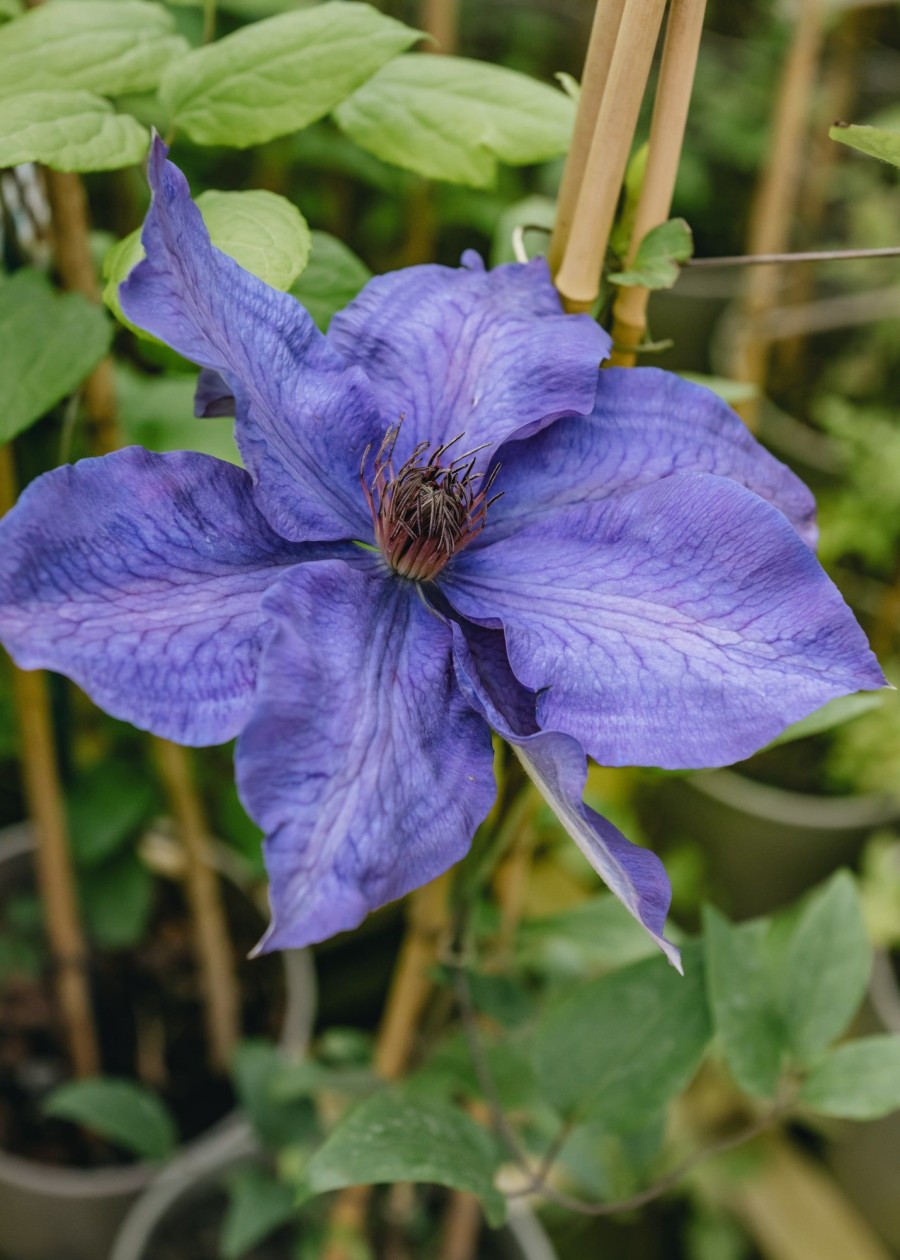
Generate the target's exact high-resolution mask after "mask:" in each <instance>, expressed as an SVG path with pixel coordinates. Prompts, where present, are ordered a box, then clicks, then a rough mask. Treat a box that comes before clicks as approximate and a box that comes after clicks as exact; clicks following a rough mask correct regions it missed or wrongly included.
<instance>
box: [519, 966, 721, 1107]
mask: <svg viewBox="0 0 900 1260" xmlns="http://www.w3.org/2000/svg"><path fill="white" fill-rule="evenodd" d="M684 972H685V974H684V976H683V977H679V976H678V975H677V974H676V973H675V972H674V971H673V970H672V968H671V966H670V965H669V963H668V962H667V961H666V960H665V959H664V958H659V957H657V958H651V959H648V960H647V961H645V962H639V963H635V964H633V965H632V966H630V967H623V968H622V969H621V970H619V971H614V972H611V973H610V974H609V975H605V976H601V977H600V978H599V979H597V980H591V981H588V982H587V983H586V984H583V985H579V986H578V987H577V988H575V989H573V990H572V991H571V992H569V993H567V995H566V996H565V997H564V998H562V1000H561V1001H559V1002H557V1003H556V1004H555V1005H553V1006H551V1007H550V1008H549V1009H548V1010H547V1012H546V1013H545V1014H544V1016H543V1017H542V1018H541V1020H540V1021H539V1023H538V1025H537V1029H536V1033H535V1053H536V1067H537V1073H538V1079H539V1081H540V1083H541V1086H542V1088H543V1090H544V1094H545V1096H546V1098H547V1101H548V1102H550V1103H551V1104H552V1105H554V1106H555V1107H557V1108H558V1109H559V1110H560V1111H561V1112H562V1113H563V1114H564V1115H565V1116H566V1117H569V1118H573V1117H578V1118H582V1119H586V1118H588V1117H589V1116H597V1117H601V1118H602V1119H603V1121H604V1123H605V1124H606V1125H607V1127H608V1128H609V1129H610V1131H615V1130H628V1129H634V1128H637V1127H639V1126H640V1125H641V1124H643V1123H645V1122H646V1121H647V1120H649V1119H650V1117H651V1116H652V1115H653V1114H654V1113H655V1112H657V1111H659V1109H660V1108H661V1107H662V1106H663V1105H664V1104H665V1103H666V1102H667V1101H668V1100H669V1099H670V1098H672V1097H674V1095H675V1094H677V1093H678V1091H679V1090H681V1089H682V1088H683V1087H684V1086H685V1085H686V1084H687V1083H688V1081H689V1080H690V1079H691V1077H692V1076H693V1074H694V1072H695V1071H696V1068H697V1065H698V1063H699V1062H700V1059H701V1057H702V1055H703V1052H704V1050H705V1048H706V1045H707V1042H708V1041H709V1037H710V1031H711V1030H710V1017H709V1010H708V1008H707V1003H706V994H705V988H704V968H703V954H702V950H701V948H700V946H699V944H696V943H694V944H691V945H689V946H688V947H687V949H686V950H685V952H684Z"/></svg>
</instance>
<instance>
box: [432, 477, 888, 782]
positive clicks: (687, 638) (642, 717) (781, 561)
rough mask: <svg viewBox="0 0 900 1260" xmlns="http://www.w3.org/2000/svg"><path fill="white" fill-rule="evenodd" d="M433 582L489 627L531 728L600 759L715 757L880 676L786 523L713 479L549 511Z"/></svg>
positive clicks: (649, 761) (460, 559)
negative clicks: (527, 701) (528, 696)
mask: <svg viewBox="0 0 900 1260" xmlns="http://www.w3.org/2000/svg"><path fill="white" fill-rule="evenodd" d="M440 582H441V587H442V588H443V590H444V593H445V594H446V596H447V597H448V598H449V599H450V601H451V603H452V604H453V605H454V607H455V608H456V609H457V610H458V611H459V612H460V613H462V614H463V616H465V617H467V618H469V619H471V620H473V621H478V622H481V623H482V624H485V625H490V626H495V627H496V626H500V625H502V627H503V629H504V631H505V635H506V644H507V650H508V652H509V659H510V662H511V664H512V668H513V670H514V671H515V674H516V676H517V677H518V678H519V679H520V680H521V681H522V682H523V683H524V684H525V685H526V686H527V687H529V688H531V689H532V690H534V691H537V692H539V693H540V695H539V697H538V700H537V720H538V723H539V725H540V727H541V729H543V730H554V731H562V732H564V733H566V734H569V735H573V736H575V738H577V739H578V740H579V742H580V743H581V744H582V746H583V747H584V748H585V750H586V751H587V752H588V753H589V754H590V755H591V756H592V757H595V758H596V759H597V760H598V761H600V762H603V763H605V764H607V765H628V764H634V765H657V766H664V767H668V768H673V769H674V768H688V767H697V766H720V765H728V764H729V763H731V762H733V761H738V760H740V759H741V758H743V757H747V756H749V755H750V754H751V753H753V752H754V751H756V750H757V749H758V748H760V747H761V746H762V745H763V744H766V743H767V742H768V741H769V740H770V739H773V738H774V737H775V736H776V735H777V734H778V733H779V732H780V731H782V730H783V729H784V727H785V726H787V725H788V724H789V723H791V722H795V721H797V720H798V719H799V718H801V717H804V716H805V715H806V714H807V713H810V712H812V711H813V710H814V709H817V708H819V706H820V705H822V704H824V703H825V702H826V701H828V700H831V699H833V698H834V697H836V696H840V695H846V694H847V693H849V692H853V691H857V690H860V689H874V688H877V687H881V686H882V685H884V677H883V675H882V673H881V670H880V668H879V667H878V663H877V661H876V660H875V658H874V656H873V655H872V653H871V651H870V650H869V647H868V645H867V643H866V640H865V636H864V635H863V633H862V631H861V630H860V628H859V626H858V625H857V623H856V621H855V620H854V618H853V615H852V613H851V612H850V610H849V608H848V607H847V605H846V604H845V603H844V601H843V599H842V598H841V596H840V594H839V593H838V591H837V589H836V588H835V587H834V585H833V584H832V583H831V581H830V580H829V579H828V577H827V576H826V575H825V572H824V571H823V569H822V568H821V566H820V565H819V563H818V561H817V560H816V558H815V556H814V555H813V554H812V552H811V551H810V550H809V548H808V547H807V546H806V545H805V544H804V543H803V542H802V541H801V539H800V537H799V536H798V534H797V533H796V531H795V530H794V529H793V527H792V526H791V525H790V524H789V523H788V521H787V520H786V518H785V517H784V516H783V515H782V514H781V513H780V512H778V511H777V510H776V509H775V508H773V507H772V506H771V505H770V504H768V503H765V502H764V501H763V500H762V499H760V498H759V497H758V496H757V495H755V494H752V493H751V492H750V491H748V490H745V489H744V487H743V486H739V485H737V484H736V483H735V482H733V481H730V480H727V479H726V478H723V477H714V476H710V475H708V474H705V473H677V474H674V475H672V476H671V477H665V478H663V479H662V480H660V481H657V482H654V483H653V484H652V485H649V486H644V487H642V488H641V489H638V490H635V491H633V492H632V493H630V494H627V495H623V496H622V497H620V498H615V499H610V500H606V501H604V502H601V503H594V504H589V505H586V506H584V507H580V508H569V509H567V510H562V511H559V512H558V513H557V514H556V515H554V516H550V517H547V518H545V519H542V520H540V521H538V523H537V524H536V525H533V526H531V527H529V528H527V529H523V530H521V531H520V532H519V533H517V534H514V535H512V536H511V537H509V538H505V539H502V540H500V541H498V542H495V543H493V544H492V545H490V546H488V547H484V548H482V549H481V550H472V549H469V550H467V551H463V552H461V553H460V554H459V555H458V556H457V557H456V558H455V560H454V561H453V562H452V563H451V565H450V566H448V568H447V569H446V570H445V571H444V573H443V574H442V575H441V579H440Z"/></svg>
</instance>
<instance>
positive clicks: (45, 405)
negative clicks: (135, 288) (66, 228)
mask: <svg viewBox="0 0 900 1260" xmlns="http://www.w3.org/2000/svg"><path fill="white" fill-rule="evenodd" d="M111 338H112V328H111V327H110V325H109V321H108V320H107V318H106V316H105V315H104V313H103V311H102V310H101V309H100V308H99V307H97V306H94V305H93V303H91V302H89V301H88V300H87V298H84V297H82V296H81V294H80V293H57V292H56V291H55V290H54V289H53V287H52V285H51V284H50V283H49V281H48V280H46V279H45V278H44V276H42V275H40V274H39V273H38V272H36V271H27V270H23V271H18V272H16V274H15V275H14V276H12V277H10V278H9V279H0V380H2V381H4V382H5V390H4V399H3V407H2V409H0V442H8V441H9V440H10V438H13V437H15V436H16V434H17V433H21V432H22V430H23V429H27V428H28V426H29V425H30V424H33V423H34V422H35V420H39V419H40V418H41V416H43V415H45V414H46V413H47V412H48V411H49V410H50V408H51V407H53V406H55V405H56V404H57V403H58V402H59V401H60V400H61V399H63V398H65V397H66V395H67V394H70V393H71V392H72V390H73V389H76V388H77V387H78V386H79V385H80V384H81V382H82V381H83V380H84V378H85V377H86V376H87V375H88V373H89V372H90V371H91V370H92V369H93V368H95V367H96V366H97V364H98V363H99V362H100V360H101V359H102V358H103V356H104V355H105V354H106V352H107V350H108V349H109V343H110V340H111Z"/></svg>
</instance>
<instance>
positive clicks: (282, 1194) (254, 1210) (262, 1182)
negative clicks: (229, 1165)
mask: <svg viewBox="0 0 900 1260" xmlns="http://www.w3.org/2000/svg"><path fill="white" fill-rule="evenodd" d="M296 1197H297V1196H296V1195H295V1193H294V1191H293V1188H292V1187H291V1186H287V1185H285V1184H284V1183H283V1182H281V1181H276V1179H275V1178H274V1177H273V1176H271V1174H269V1173H267V1172H266V1171H265V1170H264V1169H262V1168H243V1169H241V1170H240V1172H237V1173H235V1175H234V1176H233V1177H232V1179H231V1181H230V1183H229V1186H228V1208H227V1211H226V1213H225V1219H224V1221H223V1222H222V1233H221V1237H220V1240H219V1248H220V1251H221V1254H222V1256H223V1258H224V1260H240V1257H241V1256H243V1255H245V1254H246V1252H248V1251H250V1250H251V1249H252V1248H253V1247H256V1246H257V1244H258V1243H261V1242H263V1241H264V1240H265V1239H266V1238H268V1236H269V1235H270V1234H271V1233H273V1232H274V1231H275V1230H276V1229H279V1228H280V1227H281V1226H282V1225H286V1224H287V1223H288V1222H289V1221H291V1220H293V1219H294V1218H295V1217H296V1215H297V1204H296Z"/></svg>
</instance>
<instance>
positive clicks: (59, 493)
mask: <svg viewBox="0 0 900 1260" xmlns="http://www.w3.org/2000/svg"><path fill="white" fill-rule="evenodd" d="M321 554H322V548H321V547H314V546H303V545H300V544H296V543H287V542H285V541H284V540H283V539H281V538H279V537H278V535H277V534H275V533H273V531H272V529H271V528H270V526H269V525H268V523H267V521H266V520H265V518H264V517H263V516H262V515H261V514H260V512H259V511H258V510H257V509H256V507H255V506H254V502H253V497H252V486H251V482H250V477H249V476H248V475H247V473H245V472H244V471H243V470H241V469H239V468H235V467H233V466H232V465H231V464H226V463H224V462H222V461H221V460H218V459H212V458H211V457H210V456H208V455H198V454H195V453H189V452H175V453H170V454H165V455H157V454H151V453H150V452H149V451H145V450H142V449H141V448H140V447H137V446H134V447H129V448H127V449H126V450H123V451H117V452H116V453H115V454H113V455H106V456H104V457H103V458H102V459H85V460H82V461H81V462H80V463H78V464H75V465H67V466H65V467H62V468H57V469H54V471H53V472H50V473H47V474H45V475H44V476H43V477H39V478H38V479H37V481H34V482H32V484H31V485H30V486H29V487H28V489H27V490H26V491H25V492H24V494H23V495H22V497H21V499H20V501H19V503H18V505H17V506H16V507H15V508H14V509H13V510H12V511H11V512H10V513H9V514H8V515H7V516H6V517H5V518H4V520H3V521H2V522H0V640H2V642H3V643H4V645H5V646H6V648H7V649H8V650H9V652H10V654H11V655H12V656H13V657H14V659H15V660H16V661H17V662H18V664H19V665H20V666H21V667H22V668H23V669H37V668H42V669H52V670H56V671H58V672H59V673H62V674H66V675H68V677H70V678H72V679H73V680H74V681H75V682H76V683H78V685H79V686H80V687H82V688H83V689H84V690H85V691H86V692H87V693H88V695H90V696H91V698H92V699H93V700H95V701H96V702H97V704H99V705H100V706H101V707H102V708H104V709H106V710H107V711H108V712H109V713H111V714H113V716H114V717H118V718H124V719H125V720H126V721H128V722H132V723H133V724H134V725H135V726H139V727H142V728H144V729H146V730H150V731H153V732H155V733H156V734H157V735H163V736H165V737H166V738H168V739H174V740H177V741H178V742H179V743H183V744H217V743H221V742H222V741H223V740H227V739H231V738H232V737H233V736H234V735H236V734H237V732H238V731H239V730H240V729H241V728H242V726H243V725H244V723H245V722H246V720H247V718H248V716H249V713H250V709H251V707H252V704H253V693H254V689H255V686H256V671H257V667H258V664H259V656H260V652H261V650H262V646H263V643H264V642H265V639H266V636H267V633H268V629H269V616H268V614H266V613H264V612H263V610H262V608H261V606H260V601H261V599H262V595H263V592H264V591H265V590H266V589H267V588H268V587H269V586H271V585H272V583H273V582H275V581H277V579H278V578H279V577H280V576H281V575H282V574H283V573H284V572H285V570H286V567H290V566H293V565H296V564H297V563H299V562H300V561H302V560H305V559H307V558H309V557H310V556H316V555H321Z"/></svg>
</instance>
